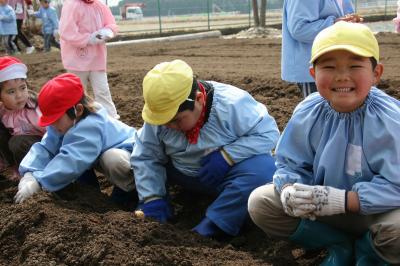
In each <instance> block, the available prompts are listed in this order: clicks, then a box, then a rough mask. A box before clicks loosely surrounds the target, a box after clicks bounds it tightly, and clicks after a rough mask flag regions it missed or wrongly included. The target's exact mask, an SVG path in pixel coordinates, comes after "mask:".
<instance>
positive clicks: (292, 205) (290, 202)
mask: <svg viewBox="0 0 400 266" xmlns="http://www.w3.org/2000/svg"><path fill="white" fill-rule="evenodd" d="M281 202H282V205H283V210H284V211H285V213H286V214H287V215H290V216H293V217H301V218H306V219H310V220H315V215H314V214H313V211H314V210H315V209H316V205H315V204H313V197H312V192H311V191H302V190H300V191H299V190H296V188H295V187H294V186H293V185H289V186H286V187H284V188H283V190H282V192H281Z"/></svg>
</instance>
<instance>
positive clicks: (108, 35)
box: [98, 28, 114, 41]
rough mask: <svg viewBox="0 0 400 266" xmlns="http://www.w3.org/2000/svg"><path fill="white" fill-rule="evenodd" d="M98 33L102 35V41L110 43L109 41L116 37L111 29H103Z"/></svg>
mask: <svg viewBox="0 0 400 266" xmlns="http://www.w3.org/2000/svg"><path fill="white" fill-rule="evenodd" d="M98 32H99V34H100V39H102V40H104V41H108V40H109V39H111V38H112V37H114V32H113V31H112V30H110V29H109V28H102V29H100V30H99V31H98Z"/></svg>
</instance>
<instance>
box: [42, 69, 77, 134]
mask: <svg viewBox="0 0 400 266" xmlns="http://www.w3.org/2000/svg"><path fill="white" fill-rule="evenodd" d="M82 97H83V86H82V82H81V80H80V79H79V77H78V76H76V75H74V74H71V73H66V74H61V75H58V76H56V77H55V78H53V79H51V80H49V81H48V82H47V83H46V84H44V86H43V87H42V89H41V90H40V92H39V97H38V103H39V109H40V111H41V112H42V116H41V117H40V118H39V122H38V124H39V126H41V127H45V126H48V125H51V124H53V123H54V122H56V121H57V120H58V119H59V118H60V117H61V116H63V115H64V114H65V112H66V111H67V110H68V109H70V108H71V107H73V106H75V105H76V104H77V103H78V102H79V101H80V100H81V99H82Z"/></svg>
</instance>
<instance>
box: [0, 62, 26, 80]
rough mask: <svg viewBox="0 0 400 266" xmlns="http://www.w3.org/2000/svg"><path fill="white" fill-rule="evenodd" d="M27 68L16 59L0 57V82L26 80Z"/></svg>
mask: <svg viewBox="0 0 400 266" xmlns="http://www.w3.org/2000/svg"><path fill="white" fill-rule="evenodd" d="M26 72H28V68H27V67H26V65H24V63H22V62H21V61H20V60H19V59H18V58H15V57H12V56H2V57H0V82H3V81H6V80H11V79H18V78H20V79H26Z"/></svg>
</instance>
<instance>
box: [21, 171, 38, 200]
mask: <svg viewBox="0 0 400 266" xmlns="http://www.w3.org/2000/svg"><path fill="white" fill-rule="evenodd" d="M40 190H41V189H40V185H39V183H38V182H37V181H36V179H35V178H34V177H33V175H32V173H31V172H27V173H25V174H24V177H23V178H22V179H21V181H19V184H18V192H17V194H16V195H15V197H14V200H15V203H22V202H24V201H25V200H26V199H28V198H30V197H32V196H33V195H34V194H35V193H37V192H39V191H40Z"/></svg>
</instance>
